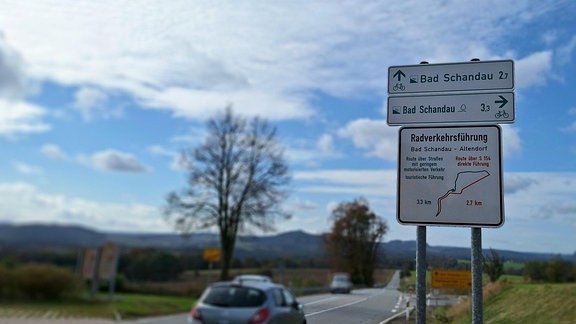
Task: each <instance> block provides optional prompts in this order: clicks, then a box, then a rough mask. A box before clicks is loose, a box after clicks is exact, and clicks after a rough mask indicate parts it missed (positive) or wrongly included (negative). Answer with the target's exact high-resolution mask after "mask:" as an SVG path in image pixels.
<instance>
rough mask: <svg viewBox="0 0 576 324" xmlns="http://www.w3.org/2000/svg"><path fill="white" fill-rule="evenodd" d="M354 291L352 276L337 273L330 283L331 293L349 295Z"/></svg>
mask: <svg viewBox="0 0 576 324" xmlns="http://www.w3.org/2000/svg"><path fill="white" fill-rule="evenodd" d="M350 291H352V282H350V275H348V274H347V273H341V272H339V273H335V274H334V275H333V276H332V281H331V282H330V292H331V293H333V294H336V293H345V294H349V293H350Z"/></svg>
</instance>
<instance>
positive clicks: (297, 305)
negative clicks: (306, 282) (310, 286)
mask: <svg viewBox="0 0 576 324" xmlns="http://www.w3.org/2000/svg"><path fill="white" fill-rule="evenodd" d="M292 308H294V309H296V310H302V308H303V307H302V304H300V303H299V302H294V303H292Z"/></svg>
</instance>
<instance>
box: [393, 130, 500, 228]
mask: <svg viewBox="0 0 576 324" xmlns="http://www.w3.org/2000/svg"><path fill="white" fill-rule="evenodd" d="M500 134H501V129H500V127H499V126H498V125H491V126H456V127H434V128H425V127H403V128H401V129H400V148H399V157H398V161H399V163H398V206H397V213H398V214H397V218H398V221H399V222H400V223H401V224H409V225H439V226H440V225H450V226H468V227H499V226H501V225H502V224H503V223H504V203H503V195H502V182H501V178H502V164H501V160H500V155H501V149H500V147H501V145H500V141H501V137H500Z"/></svg>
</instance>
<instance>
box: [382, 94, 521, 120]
mask: <svg viewBox="0 0 576 324" xmlns="http://www.w3.org/2000/svg"><path fill="white" fill-rule="evenodd" d="M514 117H515V105H514V92H491V93H480V94H478V93H472V94H469V93H466V94H463V93H456V94H452V95H423V96H395V97H388V116H387V122H388V125H407V124H427V123H457V122H494V123H499V124H501V123H513V122H514Z"/></svg>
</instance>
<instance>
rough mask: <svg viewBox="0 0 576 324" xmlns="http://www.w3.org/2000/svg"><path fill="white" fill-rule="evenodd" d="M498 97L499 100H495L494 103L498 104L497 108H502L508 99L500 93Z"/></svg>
mask: <svg viewBox="0 0 576 324" xmlns="http://www.w3.org/2000/svg"><path fill="white" fill-rule="evenodd" d="M498 97H500V100H495V101H494V103H497V104H500V107H498V108H502V107H504V106H505V105H506V104H507V103H508V100H506V98H504V97H502V96H500V95H498Z"/></svg>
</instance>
